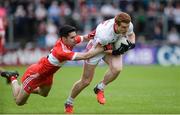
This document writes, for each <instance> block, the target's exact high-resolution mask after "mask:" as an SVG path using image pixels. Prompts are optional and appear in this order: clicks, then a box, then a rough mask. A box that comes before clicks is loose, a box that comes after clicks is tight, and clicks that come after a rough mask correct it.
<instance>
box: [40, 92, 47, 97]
mask: <svg viewBox="0 0 180 115" xmlns="http://www.w3.org/2000/svg"><path fill="white" fill-rule="evenodd" d="M48 94H49V93H46V92H43V93H41V94H40V95H41V96H43V97H47V96H48Z"/></svg>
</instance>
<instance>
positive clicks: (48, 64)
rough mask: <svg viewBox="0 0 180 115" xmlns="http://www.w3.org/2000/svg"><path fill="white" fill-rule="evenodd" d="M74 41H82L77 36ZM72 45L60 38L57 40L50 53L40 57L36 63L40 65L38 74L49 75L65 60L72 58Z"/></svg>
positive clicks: (73, 53)
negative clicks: (66, 43)
mask: <svg viewBox="0 0 180 115" xmlns="http://www.w3.org/2000/svg"><path fill="white" fill-rule="evenodd" d="M75 41H76V43H77V44H78V43H80V42H82V41H83V39H82V37H80V36H77V37H76V38H75ZM72 49H73V47H70V46H67V45H65V44H64V43H63V41H62V39H61V38H60V39H59V40H57V42H56V44H55V45H54V47H53V49H52V50H51V52H50V54H49V55H48V56H47V58H46V57H43V58H41V59H40V61H39V62H38V64H39V65H40V68H39V74H40V75H43V76H44V75H45V76H48V75H51V74H53V73H55V72H56V71H57V70H58V69H59V68H60V67H61V66H62V65H63V64H64V63H65V62H66V61H68V60H73V59H74V58H75V55H76V53H75V52H73V51H72Z"/></svg>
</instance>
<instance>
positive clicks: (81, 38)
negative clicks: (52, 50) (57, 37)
mask: <svg viewBox="0 0 180 115" xmlns="http://www.w3.org/2000/svg"><path fill="white" fill-rule="evenodd" d="M82 41H83V36H80V35H78V36H76V37H75V42H76V44H78V43H81V42H82Z"/></svg>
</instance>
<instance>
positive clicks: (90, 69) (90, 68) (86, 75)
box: [81, 62, 97, 81]
mask: <svg viewBox="0 0 180 115" xmlns="http://www.w3.org/2000/svg"><path fill="white" fill-rule="evenodd" d="M96 66H97V64H95V65H91V64H88V63H86V62H85V63H84V66H83V74H82V78H81V80H88V81H91V80H92V79H93V76H94V72H95V68H96Z"/></svg>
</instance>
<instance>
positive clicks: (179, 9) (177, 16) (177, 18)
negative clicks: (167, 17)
mask: <svg viewBox="0 0 180 115" xmlns="http://www.w3.org/2000/svg"><path fill="white" fill-rule="evenodd" d="M173 15H174V24H175V26H176V28H177V31H178V32H179V33H180V1H178V2H177V3H176V7H175V9H174V10H173Z"/></svg>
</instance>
